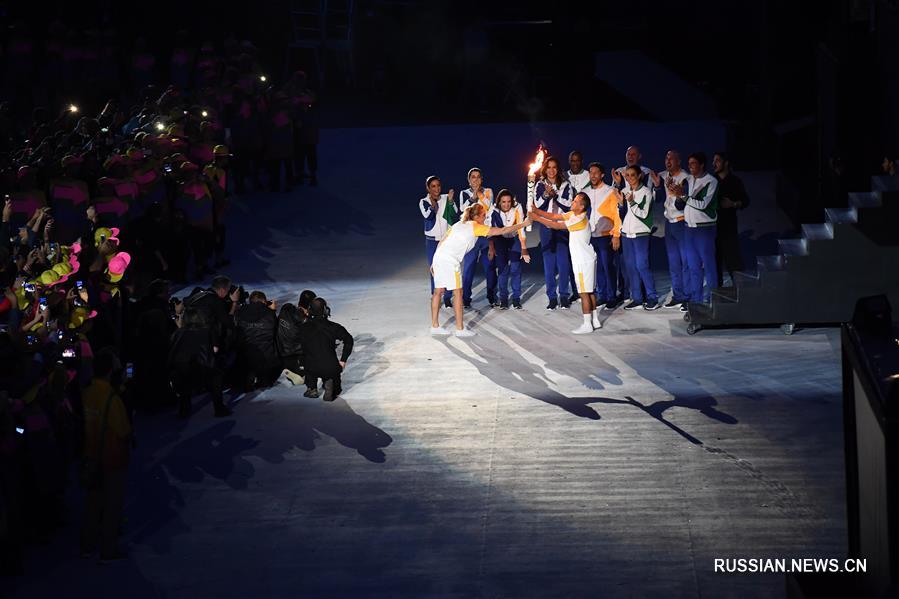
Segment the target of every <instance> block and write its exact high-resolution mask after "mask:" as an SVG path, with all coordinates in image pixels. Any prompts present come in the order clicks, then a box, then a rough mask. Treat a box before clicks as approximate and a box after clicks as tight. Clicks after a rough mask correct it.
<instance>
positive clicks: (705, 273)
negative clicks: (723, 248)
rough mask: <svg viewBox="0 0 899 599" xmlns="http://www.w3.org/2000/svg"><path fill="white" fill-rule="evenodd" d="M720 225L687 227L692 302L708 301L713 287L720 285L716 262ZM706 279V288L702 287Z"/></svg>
mask: <svg viewBox="0 0 899 599" xmlns="http://www.w3.org/2000/svg"><path fill="white" fill-rule="evenodd" d="M717 236H718V225H709V226H706V227H687V233H686V238H687V243H686V245H687V267H688V268H689V270H690V284H691V288H690V289H691V295H690V301H691V302H708V301H709V300H710V299H711V296H712V289H714V288H715V287H717V286H718V266H717V263H716V262H715V237H717ZM703 279H705V289H703V287H702V283H703Z"/></svg>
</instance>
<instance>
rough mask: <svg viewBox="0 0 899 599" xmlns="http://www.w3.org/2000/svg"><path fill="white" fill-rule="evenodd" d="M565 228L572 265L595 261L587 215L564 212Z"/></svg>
mask: <svg viewBox="0 0 899 599" xmlns="http://www.w3.org/2000/svg"><path fill="white" fill-rule="evenodd" d="M564 216H565V227H566V228H567V229H568V251H569V252H570V253H571V262H572V264H584V263H588V264H589V263H590V262H592V261H594V260H596V252H594V251H593V246H592V245H590V220H589V219H588V218H587V213H586V212H585V213H583V214H575V213H574V212H566V213H565V214H564Z"/></svg>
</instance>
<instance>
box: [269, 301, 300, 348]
mask: <svg viewBox="0 0 899 599" xmlns="http://www.w3.org/2000/svg"><path fill="white" fill-rule="evenodd" d="M305 322H306V315H305V314H303V313H302V312H300V310H299V308H297V307H296V306H294V305H293V304H284V306H283V307H282V308H281V313H280V314H278V332H277V333H276V334H275V347H276V348H277V350H278V354H279V355H280V356H281V357H282V358H287V357H292V356H302V355H303V344H302V343H300V327H302V326H303V323H305Z"/></svg>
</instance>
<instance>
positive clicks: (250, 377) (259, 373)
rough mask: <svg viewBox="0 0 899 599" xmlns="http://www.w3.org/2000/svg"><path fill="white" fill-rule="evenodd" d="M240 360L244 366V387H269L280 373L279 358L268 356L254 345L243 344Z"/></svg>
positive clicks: (249, 388) (248, 388)
mask: <svg viewBox="0 0 899 599" xmlns="http://www.w3.org/2000/svg"><path fill="white" fill-rule="evenodd" d="M241 358H243V359H242V360H240V362H242V363H243V367H244V369H245V370H244V381H245V383H244V388H245V389H246V390H247V391H250V390H251V389H254V388H256V387H271V386H272V385H273V384H274V383H275V381H276V380H278V375H279V374H281V370H282V368H281V360H279V359H278V357H277V356H274V357H268V356H266V355H265V354H263V353H262V352H261V351H260V350H259V349H258V348H256V347H254V346H244V348H243V351H242V352H241Z"/></svg>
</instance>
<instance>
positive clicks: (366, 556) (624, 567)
mask: <svg viewBox="0 0 899 599" xmlns="http://www.w3.org/2000/svg"><path fill="white" fill-rule="evenodd" d="M541 137H543V138H544V139H546V141H547V142H548V143H549V144H550V147H551V148H553V146H554V144H558V146H559V147H560V148H564V154H567V150H569V149H572V148H573V147H574V146H575V144H578V145H579V146H580V147H581V149H582V150H583V152H584V154H585V158H586V159H587V160H588V161H591V160H594V159H596V158H597V157H598V158H600V160H601V161H606V162H610V163H612V164H610V166H611V165H617V164H618V163H619V162H623V155H624V149H625V148H626V147H627V145H629V144H630V143H639V144H642V147H643V148H644V154H645V155H646V156H647V157H649V156H653V157H655V158H656V159H655V160H649V159H648V158H647V164H649V165H650V166H653V167H656V166H659V164H660V162H661V157H662V156H663V155H664V150H665V149H667V147H668V145H669V144H668V143H667V142H668V141H671V140H678V139H690V140H692V141H693V142H694V143H697V144H700V147H701V148H702V149H705V150H706V151H707V152H708V153H711V152H712V151H714V150H715V149H717V148H718V144H722V143H723V133H722V131H721V130H720V127H718V126H717V125H715V124H714V123H676V124H647V123H626V122H614V123H558V124H542V125H527V124H523V125H496V126H472V127H468V128H465V127H430V128H415V129H413V128H406V129H403V128H397V129H360V130H333V131H327V132H324V133H323V139H324V142H323V145H322V148H321V161H322V164H323V167H322V172H321V183H322V186H321V187H320V188H317V189H310V188H299V189H297V190H295V191H294V192H292V193H290V194H279V195H275V194H257V195H254V196H248V197H245V198H242V199H240V200H239V202H238V203H237V204H236V205H235V207H234V210H233V211H232V214H231V216H232V221H231V222H232V225H231V229H230V234H231V239H232V240H233V243H232V247H233V250H232V252H231V254H232V258H233V260H234V262H233V265H232V267H231V268H230V269H229V271H228V274H230V275H232V277H234V279H235V280H236V281H237V282H242V283H243V284H244V286H245V287H246V288H247V290H248V291H249V290H251V289H257V288H258V289H262V290H263V291H265V292H266V293H267V294H268V295H269V297H273V298H275V299H276V300H278V302H279V304H280V303H283V302H285V301H296V298H297V296H298V295H299V292H300V291H301V290H303V289H305V288H310V289H313V290H315V291H316V292H317V293H318V294H320V295H322V296H324V297H325V298H327V299H328V301H329V303H330V304H331V306H332V310H333V319H334V320H336V321H337V322H340V323H341V324H343V325H344V326H346V327H347V329H349V331H350V332H351V333H353V334H354V336H355V338H356V351H355V352H354V353H353V355H352V357H351V358H350V362H349V365H348V368H347V371H346V373H345V382H344V387H345V393H344V394H343V395H342V396H341V398H339V399H338V400H337V401H335V402H333V403H324V402H322V401H321V400H316V399H308V398H304V397H302V391H303V389H302V388H300V387H293V386H291V385H290V383H289V382H288V381H287V380H286V379H284V378H282V379H281V380H280V381H279V382H278V383H277V385H276V386H275V387H273V388H271V389H268V390H265V391H262V392H258V393H254V394H251V395H248V396H242V397H239V398H234V399H236V400H239V401H237V403H236V405H235V415H234V417H233V418H228V419H214V418H213V417H212V408H211V406H209V405H205V406H204V407H201V408H199V409H198V410H197V412H196V413H195V414H194V416H193V417H192V418H191V419H190V420H189V421H187V422H182V421H179V420H178V419H176V418H175V415H174V414H171V415H168V414H167V415H160V416H154V417H152V418H150V417H139V418H138V420H137V422H136V430H137V435H138V448H137V450H136V453H135V456H134V461H133V464H132V472H131V482H130V487H129V490H128V505H127V510H126V513H127V518H128V520H127V523H126V525H125V533H124V540H125V541H126V542H127V544H128V547H129V551H130V556H131V557H130V559H129V560H128V561H126V562H124V563H118V564H114V565H108V566H100V565H98V564H96V563H94V562H93V561H82V560H79V559H78V555H77V548H78V546H77V541H76V539H77V527H76V526H75V525H74V523H75V522H76V521H77V517H78V515H77V514H73V525H72V526H70V527H69V529H67V530H66V532H65V534H64V535H63V536H61V537H59V538H57V539H55V540H54V541H53V543H52V545H51V546H49V547H41V548H34V549H32V551H30V553H29V558H28V574H29V576H28V577H27V579H24V580H22V581H20V582H18V583H17V584H16V586H15V589H14V591H13V592H14V595H15V596H21V597H40V596H51V593H58V592H60V591H68V592H69V593H70V594H71V593H72V592H75V593H76V594H77V595H78V596H91V595H93V596H103V597H105V596H112V595H113V594H114V593H116V594H120V593H121V592H123V591H125V592H126V593H127V594H128V596H131V597H173V598H174V597H179V598H180V597H184V598H196V597H234V598H238V597H239V598H244V597H385V598H386V597H391V598H392V597H428V596H437V597H510V598H518V597H635V598H636V597H640V598H643V597H666V598H668V597H716V598H726V597H741V598H742V597H760V598H761V597H764V598H768V597H783V596H784V578H783V575H781V574H756V575H747V574H744V575H735V574H730V575H728V574H716V573H714V571H713V560H714V558H734V557H747V558H748V557H771V558H774V557H786V558H792V557H842V556H843V555H844V553H845V548H846V538H845V536H846V533H845V528H846V526H845V513H844V512H845V508H844V496H845V491H844V483H843V453H842V452H843V445H842V424H841V409H842V408H841V382H840V352H839V332H838V330H836V329H805V330H799V331H797V332H796V334H795V335H792V336H785V335H783V334H781V332H780V331H779V330H778V329H757V330H717V331H716V330H708V331H702V332H700V333H699V334H697V335H695V336H688V335H687V334H686V331H685V323H684V322H683V319H682V315H681V314H680V313H679V312H676V311H671V310H659V311H656V312H651V313H650V312H643V311H637V312H624V311H623V310H621V309H618V310H616V311H614V312H612V313H610V314H609V315H608V316H607V317H606V318H605V322H604V327H603V329H602V330H599V331H596V332H595V333H593V334H592V335H588V336H580V337H575V336H573V335H571V334H570V330H571V329H573V328H575V327H576V326H578V324H579V323H580V314H579V305H578V304H575V307H574V309H573V310H571V311H567V312H565V311H556V312H552V313H550V312H546V311H545V310H544V309H543V308H544V305H545V303H546V297H545V295H544V290H543V287H542V273H541V271H540V269H539V267H537V265H536V264H532V265H531V267H530V268H529V269H528V271H527V275H526V281H525V284H524V289H525V309H524V310H523V311H521V312H517V311H499V310H490V309H489V308H487V306H486V302H485V298H484V289H483V283H479V285H478V287H476V289H475V297H476V300H475V310H473V311H472V312H470V313H467V314H466V318H468V319H470V320H469V322H470V323H471V327H472V329H473V330H475V331H477V333H478V335H477V336H476V337H474V338H473V339H471V340H467V341H466V340H460V339H455V338H450V339H448V340H444V339H433V338H431V337H429V336H428V334H427V329H428V324H429V323H428V318H429V316H428V284H427V270H426V264H425V261H424V247H423V245H424V244H423V241H422V239H421V229H420V227H421V224H420V217H417V212H416V210H417V208H416V205H415V202H416V200H417V199H418V198H420V197H421V196H422V195H423V193H422V192H423V186H424V178H425V177H426V176H427V175H429V174H435V173H436V174H439V175H441V176H443V177H444V186H445V187H450V186H454V187H455V188H456V191H457V193H458V192H459V191H460V188H461V187H462V185H461V182H462V181H464V176H465V172H466V171H467V169H468V168H469V167H470V166H474V165H478V166H480V167H481V168H482V169H484V172H485V178H486V181H487V184H488V185H491V186H492V187H494V189H495V190H497V189H498V188H500V187H507V186H518V187H520V188H522V189H520V190H519V189H516V191H520V192H523V187H524V169H525V165H526V162H527V159H528V158H529V157H530V154H531V153H532V151H533V148H534V146H535V145H536V141H537V140H539V139H540V138H541ZM471 140H482V142H483V144H484V147H483V148H481V149H478V150H475V151H474V153H475V154H477V153H478V152H480V153H481V155H476V156H470V157H467V155H466V153H465V152H466V148H467V147H470V144H469V142H471ZM587 140H594V141H593V142H592V144H591V143H586V141H587ZM674 145H675V146H676V145H677V144H674ZM681 149H682V152H683V153H684V154H686V152H687V151H690V150H692V149H694V148H689V147H684V148H681ZM560 153H562V152H560ZM519 167H520V168H519ZM494 173H496V174H494ZM516 173H517V174H516ZM451 174H452V175H454V177H451V176H450V175H451ZM503 177H505V179H504V178H503ZM514 177H517V178H515V179H514V180H512V179H513V178H514ZM456 180H457V181H459V183H456V184H455V185H453V181H456ZM760 181H761V182H762V183H763V182H764V181H765V178H764V177H763V176H757V177H751V176H749V175H747V184H748V185H749V187H750V192H752V191H753V189H754V188H753V186H752V185H753V184H756V185H758V186H759V187H758V190H757V191H758V193H757V195H758V196H759V198H758V199H759V202H758V204H757V206H756V207H755V208H754V209H750V211H747V213H746V215H745V220H744V229H752V230H753V233H752V234H751V235H749V236H748V237H747V242H748V243H755V242H758V243H759V244H763V243H764V241H763V240H770V239H773V237H772V235H773V233H772V232H776V231H777V227H778V226H780V223H779V222H778V221H777V217H776V216H774V214H773V207H772V206H771V205H770V199H771V198H770V197H768V202H769V203H768V209H769V210H771V211H772V212H771V215H770V216H768V215H766V213H765V212H764V210H765V205H766V204H765V200H764V199H763V198H762V197H761V196H762V195H763V192H762V191H761V186H762V183H759V182H760ZM752 210H755V211H752ZM760 223H763V224H765V225H767V228H762V227H763V224H760ZM536 234H537V233H536V231H534V232H532V233H531V234H530V236H531V240H532V241H531V243H534V242H535V240H536ZM240 248H251V249H248V250H243V252H244V253H243V254H241V253H240ZM656 271H657V273H658V280H659V283H660V285H659V286H660V288H662V289H663V290H666V289H667V283H666V281H667V276H666V275H664V274H663V273H664V271H665V266H664V265H663V264H661V265H660V264H657V265H656ZM449 318H450V311H449V310H443V319H444V321H446V320H448V319H449ZM74 495H77V493H76V494H73V496H74Z"/></svg>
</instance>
